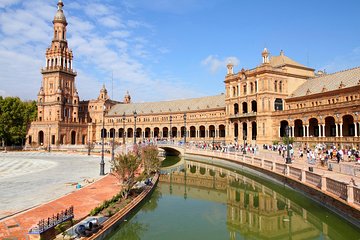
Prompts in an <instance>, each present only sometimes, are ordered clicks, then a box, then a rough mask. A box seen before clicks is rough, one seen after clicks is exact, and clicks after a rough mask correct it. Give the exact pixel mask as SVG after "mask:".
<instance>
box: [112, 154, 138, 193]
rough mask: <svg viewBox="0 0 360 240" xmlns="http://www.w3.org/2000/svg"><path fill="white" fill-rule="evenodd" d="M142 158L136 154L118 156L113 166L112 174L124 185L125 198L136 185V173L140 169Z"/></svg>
mask: <svg viewBox="0 0 360 240" xmlns="http://www.w3.org/2000/svg"><path fill="white" fill-rule="evenodd" d="M140 163H141V158H140V156H139V155H138V154H137V153H136V152H129V153H127V154H119V155H117V156H116V157H115V158H114V160H113V161H111V164H112V166H113V168H112V173H113V174H114V175H115V176H116V177H117V178H118V179H119V181H120V183H121V184H122V185H123V189H124V194H125V195H124V197H125V198H127V196H128V193H129V191H130V189H131V187H132V186H133V185H134V183H135V171H136V170H137V169H138V168H139V165H140Z"/></svg>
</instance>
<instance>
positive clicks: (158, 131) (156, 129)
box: [154, 127, 160, 138]
mask: <svg viewBox="0 0 360 240" xmlns="http://www.w3.org/2000/svg"><path fill="white" fill-rule="evenodd" d="M159 133H160V129H159V128H158V127H156V128H154V137H155V138H158V137H159Z"/></svg>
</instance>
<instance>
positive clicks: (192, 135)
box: [190, 126, 196, 138]
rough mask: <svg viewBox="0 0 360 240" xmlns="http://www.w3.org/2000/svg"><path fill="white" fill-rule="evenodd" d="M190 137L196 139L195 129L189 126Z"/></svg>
mask: <svg viewBox="0 0 360 240" xmlns="http://www.w3.org/2000/svg"><path fill="white" fill-rule="evenodd" d="M190 137H191V138H194V137H196V129H195V127H194V126H191V127H190Z"/></svg>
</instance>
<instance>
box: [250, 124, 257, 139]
mask: <svg viewBox="0 0 360 240" xmlns="http://www.w3.org/2000/svg"><path fill="white" fill-rule="evenodd" d="M256 136H257V124H256V122H251V139H252V140H256Z"/></svg>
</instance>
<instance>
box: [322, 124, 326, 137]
mask: <svg viewBox="0 0 360 240" xmlns="http://www.w3.org/2000/svg"><path fill="white" fill-rule="evenodd" d="M322 129H323V137H325V124H323V125H322Z"/></svg>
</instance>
